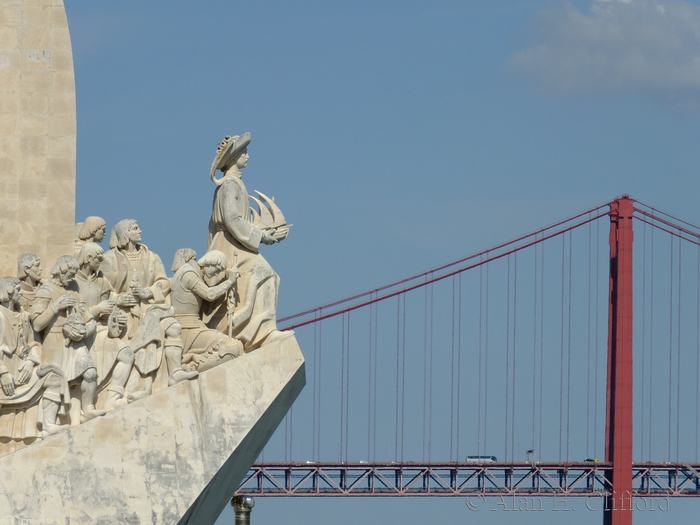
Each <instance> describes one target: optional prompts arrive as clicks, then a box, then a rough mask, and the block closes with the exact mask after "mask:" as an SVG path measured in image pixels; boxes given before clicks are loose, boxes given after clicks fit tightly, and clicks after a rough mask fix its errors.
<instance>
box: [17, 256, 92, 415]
mask: <svg viewBox="0 0 700 525" xmlns="http://www.w3.org/2000/svg"><path fill="white" fill-rule="evenodd" d="M78 269H79V268H78V263H77V261H76V260H75V259H74V258H73V257H71V256H70V255H63V256H61V257H59V258H58V261H56V263H55V264H54V265H53V267H52V268H51V275H52V278H51V279H49V280H48V281H47V282H45V283H44V284H42V285H41V287H39V290H37V292H36V299H35V301H34V306H33V307H32V310H31V312H30V314H29V318H30V320H31V322H32V325H33V327H34V330H35V331H37V332H41V333H42V340H43V348H44V351H43V355H42V364H45V365H53V366H55V367H57V368H59V369H60V370H62V371H63V374H64V375H65V378H66V380H67V381H68V383H69V384H70V383H80V387H81V392H82V395H81V398H82V406H81V420H83V421H87V420H88V419H92V418H94V417H97V416H100V415H104V412H102V411H99V410H96V409H95V406H94V403H95V393H96V390H97V369H96V368H95V364H94V363H92V359H91V358H90V355H89V352H88V354H87V356H85V355H84V352H82V351H81V352H77V349H78V346H76V345H74V344H73V343H75V342H78V341H82V339H84V338H85V337H87V336H88V335H89V334H91V333H94V331H95V321H94V320H92V319H91V318H90V317H89V314H88V313H87V312H86V310H85V304H84V302H83V300H82V298H81V297H80V295H79V294H78V293H77V292H76V291H74V290H70V289H69V288H68V287H69V285H70V284H71V282H72V281H73V279H74V278H75V274H76V273H77V271H78ZM74 314H77V315H78V316H79V317H80V318H81V319H82V320H83V322H86V321H89V322H90V327H89V331H88V328H87V327H86V328H85V331H84V333H83V334H82V336H81V337H82V339H79V340H76V339H74V336H75V337H77V335H76V334H79V333H80V332H82V329H80V328H79V327H77V326H76V324H75V322H74V324H73V326H72V327H70V328H69V330H70V332H69V335H66V334H65V333H64V330H63V325H65V324H66V320H67V319H68V317H69V316H71V315H74ZM67 337H68V339H69V341H68V342H67V341H66V338H67ZM83 346H85V344H84V343H82V344H81V345H80V346H79V347H80V348H82V347H83ZM88 358H89V359H88ZM90 363H92V364H90Z"/></svg>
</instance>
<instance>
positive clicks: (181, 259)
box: [170, 248, 197, 273]
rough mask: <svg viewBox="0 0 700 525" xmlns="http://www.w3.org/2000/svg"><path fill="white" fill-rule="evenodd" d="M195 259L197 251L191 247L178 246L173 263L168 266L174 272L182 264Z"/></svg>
mask: <svg viewBox="0 0 700 525" xmlns="http://www.w3.org/2000/svg"><path fill="white" fill-rule="evenodd" d="M196 261H197V253H196V252H195V251H194V250H193V249H192V248H180V249H179V250H178V251H176V252H175V257H173V265H172V266H171V267H170V270H171V271H172V272H173V273H175V272H177V271H178V270H179V269H180V268H181V267H182V265H183V264H187V263H189V262H196Z"/></svg>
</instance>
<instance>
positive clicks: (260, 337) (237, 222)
mask: <svg viewBox="0 0 700 525" xmlns="http://www.w3.org/2000/svg"><path fill="white" fill-rule="evenodd" d="M248 144H250V133H245V134H243V135H241V136H234V137H226V138H224V140H223V141H222V142H221V143H220V144H219V146H218V148H217V155H216V157H215V159H214V162H213V163H212V168H211V172H210V176H211V180H212V181H213V182H214V184H216V191H215V193H214V204H213V209H212V216H211V221H210V222H209V244H208V250H209V251H211V250H219V251H221V252H223V253H224V254H225V256H226V258H227V260H228V261H229V265H230V266H231V267H235V268H237V269H238V272H239V274H240V277H239V278H238V283H237V287H236V297H235V299H236V301H235V305H234V306H233V309H232V310H231V308H230V307H229V306H227V304H226V301H223V300H220V301H219V302H218V303H209V304H210V305H213V306H212V307H211V308H209V309H207V310H205V311H204V318H205V320H206V321H207V324H208V325H209V326H210V327H212V328H216V329H217V330H219V331H221V332H223V333H226V334H229V335H231V336H232V337H234V338H236V339H238V340H239V341H241V342H242V343H243V347H244V350H245V351H246V352H249V351H251V350H254V349H255V348H259V347H260V346H262V345H263V344H266V343H268V342H270V341H271V340H272V339H273V338H276V337H279V336H280V334H281V333H280V332H278V330H277V293H278V289H279V282H280V279H279V276H278V275H277V273H275V271H274V270H273V269H272V267H271V266H270V265H269V264H268V262H267V261H266V260H265V258H264V257H263V256H262V255H261V254H260V253H259V252H258V248H259V246H260V244H261V243H262V244H275V243H277V242H280V241H281V240H283V239H285V238H286V237H287V235H288V233H289V225H287V224H286V221H285V220H284V216H283V215H282V212H281V211H280V210H279V208H278V207H277V206H276V204H275V203H274V200H273V199H270V198H268V197H266V196H265V195H263V194H261V193H259V192H258V196H259V198H255V197H251V196H249V195H248V190H247V189H246V187H245V184H244V183H243V180H242V173H241V170H242V169H243V168H245V167H246V166H247V164H248V158H249V156H248ZM217 170H220V171H222V172H223V173H224V176H223V177H222V178H220V179H217V178H216V176H215V174H216V171H217ZM249 199H253V200H254V201H256V202H257V203H258V206H259V209H258V210H255V208H251V206H250V204H249ZM205 308H206V306H205Z"/></svg>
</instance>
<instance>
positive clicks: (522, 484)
mask: <svg viewBox="0 0 700 525" xmlns="http://www.w3.org/2000/svg"><path fill="white" fill-rule="evenodd" d="M611 472H612V465H611V464H607V463H597V462H567V463H539V462H537V463H500V462H499V463H479V464H475V463H457V462H450V463H417V462H416V463H414V462H404V463H396V462H393V463H366V462H359V463H316V462H306V463H259V464H255V465H253V466H252V467H251V469H250V470H249V472H248V475H247V476H246V478H245V479H244V480H243V482H242V483H241V485H240V486H239V488H238V491H237V492H236V493H237V494H245V495H250V496H256V497H264V496H313V497H318V496H463V497H464V496H474V495H476V496H562V497H568V496H586V497H604V496H609V495H611V490H612V489H611V487H612V483H611V481H610V474H611ZM699 476H700V464H689V463H648V462H647V463H634V464H633V490H632V492H633V494H632V497H644V496H656V497H677V496H700V477H699ZM630 501H631V499H630Z"/></svg>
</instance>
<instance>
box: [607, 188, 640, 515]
mask: <svg viewBox="0 0 700 525" xmlns="http://www.w3.org/2000/svg"><path fill="white" fill-rule="evenodd" d="M633 213H634V201H633V200H632V199H630V198H629V197H628V196H627V195H623V196H622V198H620V199H616V200H615V201H614V202H613V203H612V204H611V209H610V301H609V311H608V383H607V406H606V429H605V460H606V462H610V463H612V472H611V473H610V478H611V479H612V495H611V496H609V497H607V498H606V502H605V509H604V511H603V512H604V515H603V524H604V525H632V509H633V508H634V507H633V502H632V500H633V496H632V442H633V436H632V422H633V420H632V399H633V397H632V394H633V386H632V379H633V370H632V334H633V327H632V314H633V312H632V310H633V304H632V284H633V280H632V257H633V253H632V245H633V240H634V232H633V230H632V215H633Z"/></svg>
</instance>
